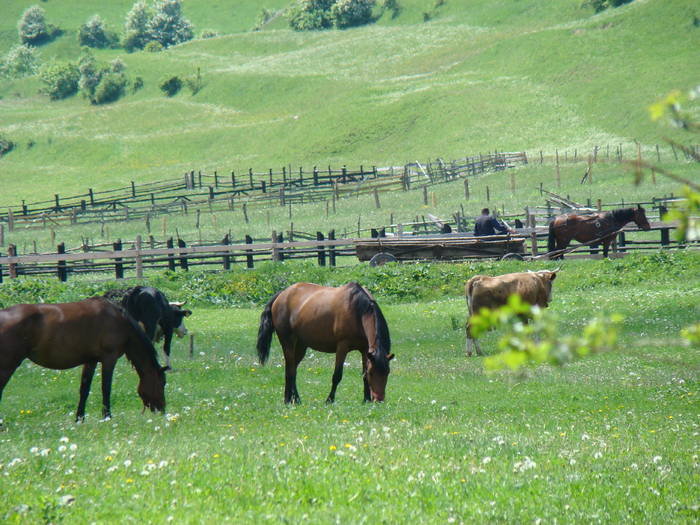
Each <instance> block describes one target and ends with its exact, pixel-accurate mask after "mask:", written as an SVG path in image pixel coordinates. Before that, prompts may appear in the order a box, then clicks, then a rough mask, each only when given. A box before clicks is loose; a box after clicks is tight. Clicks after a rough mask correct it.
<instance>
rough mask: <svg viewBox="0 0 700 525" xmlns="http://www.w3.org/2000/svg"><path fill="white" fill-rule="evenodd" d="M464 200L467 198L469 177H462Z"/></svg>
mask: <svg viewBox="0 0 700 525" xmlns="http://www.w3.org/2000/svg"><path fill="white" fill-rule="evenodd" d="M464 200H467V201H468V200H469V179H464Z"/></svg>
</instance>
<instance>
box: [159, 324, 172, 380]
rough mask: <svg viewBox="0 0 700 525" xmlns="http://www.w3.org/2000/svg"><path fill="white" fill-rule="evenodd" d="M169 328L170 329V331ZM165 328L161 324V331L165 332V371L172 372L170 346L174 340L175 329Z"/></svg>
mask: <svg viewBox="0 0 700 525" xmlns="http://www.w3.org/2000/svg"><path fill="white" fill-rule="evenodd" d="M168 328H170V329H169V330H168ZM168 328H166V327H164V326H163V325H162V324H161V330H163V353H164V354H165V369H166V370H171V367H170V344H171V342H172V340H173V329H172V327H168Z"/></svg>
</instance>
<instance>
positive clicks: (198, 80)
mask: <svg viewBox="0 0 700 525" xmlns="http://www.w3.org/2000/svg"><path fill="white" fill-rule="evenodd" d="M185 85H186V86H187V89H189V90H190V93H192V95H196V94H197V93H199V92H200V91H201V90H202V88H203V87H204V82H203V81H202V73H201V71H200V69H199V68H197V74H196V75H192V76H191V77H187V78H186V79H185Z"/></svg>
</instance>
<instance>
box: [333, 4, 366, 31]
mask: <svg viewBox="0 0 700 525" xmlns="http://www.w3.org/2000/svg"><path fill="white" fill-rule="evenodd" d="M374 4H375V0H338V1H337V2H336V3H335V4H333V7H331V19H332V20H333V23H334V24H335V26H336V27H337V28H338V29H345V28H348V27H355V26H360V25H363V24H367V23H369V22H371V20H372V8H373V7H374Z"/></svg>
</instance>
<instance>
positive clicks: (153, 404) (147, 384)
mask: <svg viewBox="0 0 700 525" xmlns="http://www.w3.org/2000/svg"><path fill="white" fill-rule="evenodd" d="M165 370H166V367H161V366H160V365H159V366H156V367H154V368H153V369H152V370H151V371H149V372H147V373H145V374H143V375H142V376H141V379H140V381H139V386H138V393H139V396H140V397H141V400H142V401H143V406H144V407H145V408H149V409H150V410H151V412H155V411H156V410H158V411H159V412H165V382H166V381H165Z"/></svg>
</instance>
